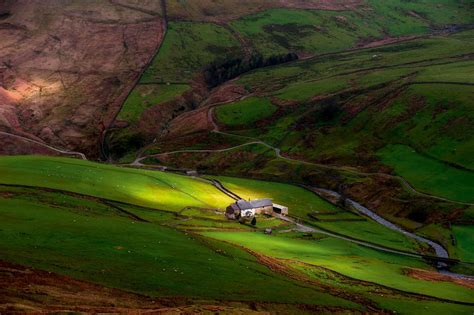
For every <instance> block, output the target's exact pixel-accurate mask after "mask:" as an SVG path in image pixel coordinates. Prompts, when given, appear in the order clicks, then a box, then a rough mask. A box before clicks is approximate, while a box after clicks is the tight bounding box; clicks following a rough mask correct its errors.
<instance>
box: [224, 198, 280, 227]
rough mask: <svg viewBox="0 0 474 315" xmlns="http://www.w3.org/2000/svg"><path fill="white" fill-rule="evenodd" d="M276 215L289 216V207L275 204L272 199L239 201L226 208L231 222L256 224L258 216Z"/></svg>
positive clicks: (226, 213)
mask: <svg viewBox="0 0 474 315" xmlns="http://www.w3.org/2000/svg"><path fill="white" fill-rule="evenodd" d="M274 213H278V214H283V215H287V214H288V207H285V206H282V205H278V204H274V203H273V202H272V200H271V199H268V198H264V199H254V200H249V201H247V200H243V199H241V200H237V201H236V202H234V203H232V204H230V205H229V206H228V207H227V208H226V212H225V215H226V217H227V218H228V219H230V220H239V221H241V222H243V221H250V220H251V221H252V224H254V222H255V215H256V214H266V215H273V214H274Z"/></svg>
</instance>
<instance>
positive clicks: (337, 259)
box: [203, 232, 474, 302]
mask: <svg viewBox="0 0 474 315" xmlns="http://www.w3.org/2000/svg"><path fill="white" fill-rule="evenodd" d="M203 234H204V235H206V236H209V237H212V238H215V239H219V240H223V241H227V242H231V243H234V244H238V245H241V246H244V247H247V248H250V249H252V250H255V251H258V252H260V253H263V254H265V255H269V256H272V257H276V258H280V259H291V260H296V261H302V262H306V263H309V264H314V265H316V266H323V267H325V268H328V269H331V270H334V271H336V272H339V273H341V274H343V275H346V276H349V277H351V278H356V279H360V280H365V281H370V282H375V283H379V284H382V285H385V286H388V287H391V288H396V289H399V290H404V291H408V292H416V293H423V294H428V295H432V296H437V297H442V298H448V299H452V300H455V301H464V302H474V297H473V295H472V290H470V289H468V288H464V287H462V286H458V285H455V284H451V283H448V282H430V281H423V280H417V279H413V278H410V277H409V276H407V275H405V273H404V269H405V268H409V267H410V268H420V267H421V268H423V265H424V263H423V262H421V261H418V260H416V259H412V258H407V257H401V256H398V255H392V254H387V253H380V252H377V251H375V250H372V249H369V248H364V247H361V246H359V245H355V244H351V243H349V242H347V241H343V240H338V239H333V238H324V239H321V240H317V241H308V240H298V239H290V238H286V237H277V236H267V235H263V234H257V233H248V232H232V233H231V232H204V233H203Z"/></svg>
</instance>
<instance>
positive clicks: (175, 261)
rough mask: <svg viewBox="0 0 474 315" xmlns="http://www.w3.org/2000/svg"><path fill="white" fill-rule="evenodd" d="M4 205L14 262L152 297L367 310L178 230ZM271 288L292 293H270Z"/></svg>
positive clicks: (9, 201)
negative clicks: (277, 303)
mask: <svg viewBox="0 0 474 315" xmlns="http://www.w3.org/2000/svg"><path fill="white" fill-rule="evenodd" d="M0 205H1V206H0V218H1V220H2V230H1V231H0V235H1V238H0V239H1V241H0V252H1V253H2V259H4V260H7V261H11V262H15V263H20V264H24V265H28V266H32V267H35V268H41V269H44V270H48V271H52V272H56V273H59V274H63V275H68V276H73V277H76V278H79V279H83V280H89V281H91V282H95V283H99V284H103V285H106V286H109V287H115V288H121V289H124V290H127V291H131V292H136V293H141V294H146V295H148V296H183V295H184V296H188V297H199V298H207V299H226V300H258V301H274V302H276V301H285V302H298V303H309V304H319V305H338V306H345V307H349V308H362V306H359V305H356V304H354V303H351V302H349V301H345V300H343V299H340V298H337V297H334V296H331V295H330V294H327V293H324V292H322V291H320V290H318V289H316V290H315V289H314V288H309V287H301V286H298V285H296V284H295V283H292V282H291V281H288V280H287V279H285V278H283V277H282V276H279V275H277V274H274V273H272V272H271V271H270V270H269V269H268V268H266V267H264V266H261V265H259V264H258V263H257V261H256V260H255V258H253V257H252V256H250V255H249V254H247V253H245V252H243V251H242V250H239V249H236V248H233V247H231V246H228V245H225V244H221V243H213V242H208V243H209V245H211V246H210V247H208V246H207V245H206V243H203V242H201V241H200V240H199V238H196V237H195V236H192V235H186V234H185V233H181V232H178V231H175V230H173V229H169V228H165V227H160V226H158V225H154V224H146V223H140V222H134V221H132V220H130V219H128V218H121V217H110V216H103V214H95V215H91V214H88V215H86V214H85V213H83V214H80V213H74V212H71V211H69V210H68V209H67V208H60V207H59V208H58V207H52V206H48V205H41V204H38V203H33V202H29V201H24V200H15V199H14V198H3V197H2V198H0ZM33 226H34V228H33ZM216 249H219V250H218V251H216ZM220 252H223V253H226V254H225V255H223V254H221V253H220ZM236 272H238V274H239V276H238V277H236V274H235V273H236ZM268 286H272V287H284V288H285V290H266V289H267V288H268ZM242 292H245V295H242Z"/></svg>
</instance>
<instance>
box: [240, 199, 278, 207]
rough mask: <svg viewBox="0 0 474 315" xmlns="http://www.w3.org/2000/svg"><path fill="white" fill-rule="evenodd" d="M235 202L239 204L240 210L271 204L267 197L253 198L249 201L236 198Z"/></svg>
mask: <svg viewBox="0 0 474 315" xmlns="http://www.w3.org/2000/svg"><path fill="white" fill-rule="evenodd" d="M236 203H237V205H238V206H239V208H240V210H246V209H253V208H260V207H268V206H271V205H273V203H272V200H271V199H268V198H264V199H255V200H251V201H247V200H237V202H236Z"/></svg>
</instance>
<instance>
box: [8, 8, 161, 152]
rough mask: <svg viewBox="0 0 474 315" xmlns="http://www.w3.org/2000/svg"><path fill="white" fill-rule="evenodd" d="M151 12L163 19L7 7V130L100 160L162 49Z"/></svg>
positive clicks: (117, 11)
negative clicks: (102, 144)
mask: <svg viewBox="0 0 474 315" xmlns="http://www.w3.org/2000/svg"><path fill="white" fill-rule="evenodd" d="M122 2H124V1H122ZM131 2H132V4H133V1H131ZM157 3H158V2H157ZM150 6H151V9H150V10H151V11H153V10H155V11H156V13H155V14H152V13H151V12H150V13H145V12H142V11H139V10H135V9H130V8H124V7H123V6H122V5H117V4H115V3H112V2H110V3H109V2H105V1H103V2H96V3H92V2H83V1H76V2H74V1H73V2H68V3H67V4H64V3H63V2H58V1H48V2H43V1H27V0H23V1H7V2H6V6H4V7H3V8H2V9H3V10H5V11H7V12H8V14H9V15H8V16H7V17H6V18H4V19H2V20H1V21H0V38H1V39H2V40H1V42H0V60H1V63H0V127H2V128H3V129H4V130H9V131H14V132H15V133H23V134H25V133H26V134H29V135H30V136H31V137H33V136H36V137H38V138H41V139H42V140H44V141H45V142H47V143H49V144H52V145H57V146H60V147H68V148H70V149H78V150H83V151H85V153H89V154H92V155H96V154H97V145H98V139H99V135H100V133H101V131H102V129H103V126H104V125H107V124H108V122H109V121H110V119H111V118H112V117H113V116H114V115H115V113H116V112H117V110H118V109H119V107H120V106H121V104H122V102H123V100H124V98H125V97H126V95H127V93H128V91H129V90H130V89H131V88H132V87H133V85H134V82H135V81H136V80H137V79H138V76H139V74H140V72H141V70H142V68H143V67H144V66H145V65H146V64H147V62H148V61H149V59H150V58H151V57H152V56H153V54H154V52H155V50H156V49H157V47H158V45H159V43H160V42H161V39H162V35H163V30H164V22H163V19H162V18H160V17H159V16H158V14H159V11H160V7H159V3H158V6H157V5H154V4H151V5H150Z"/></svg>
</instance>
